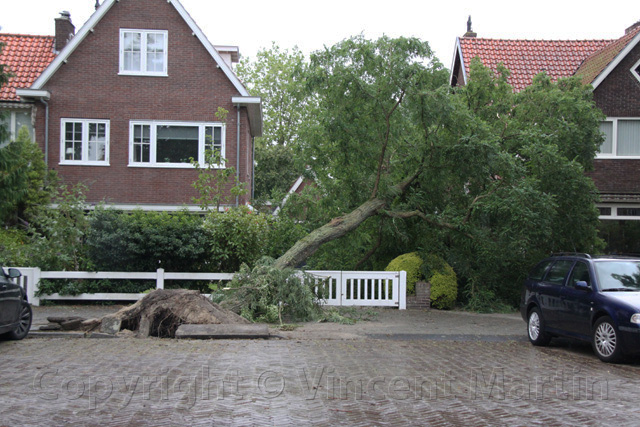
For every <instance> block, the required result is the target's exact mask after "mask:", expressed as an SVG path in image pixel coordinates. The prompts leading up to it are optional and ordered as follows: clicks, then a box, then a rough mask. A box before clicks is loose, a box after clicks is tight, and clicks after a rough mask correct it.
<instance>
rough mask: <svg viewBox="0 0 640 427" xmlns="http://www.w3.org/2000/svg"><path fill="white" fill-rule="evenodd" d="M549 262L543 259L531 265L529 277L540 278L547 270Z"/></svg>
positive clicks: (532, 278)
mask: <svg viewBox="0 0 640 427" xmlns="http://www.w3.org/2000/svg"><path fill="white" fill-rule="evenodd" d="M551 263H552V261H543V262H541V263H540V264H538V265H536V266H535V267H533V270H531V273H529V279H531V280H542V278H543V277H544V273H546V272H547V268H548V267H549V264H551Z"/></svg>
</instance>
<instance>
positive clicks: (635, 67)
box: [631, 59, 640, 82]
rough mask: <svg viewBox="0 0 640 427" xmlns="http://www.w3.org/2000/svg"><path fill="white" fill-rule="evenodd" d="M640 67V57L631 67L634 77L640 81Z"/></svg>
mask: <svg viewBox="0 0 640 427" xmlns="http://www.w3.org/2000/svg"><path fill="white" fill-rule="evenodd" d="M638 69H640V59H639V60H638V62H636V63H635V64H633V66H632V67H631V74H633V77H635V78H636V79H637V80H638V81H639V82H640V73H638V71H637V70H638Z"/></svg>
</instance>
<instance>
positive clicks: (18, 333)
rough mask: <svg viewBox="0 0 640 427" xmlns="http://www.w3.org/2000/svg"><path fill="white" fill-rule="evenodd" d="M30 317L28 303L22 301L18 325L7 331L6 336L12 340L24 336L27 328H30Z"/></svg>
mask: <svg viewBox="0 0 640 427" xmlns="http://www.w3.org/2000/svg"><path fill="white" fill-rule="evenodd" d="M32 317H33V313H32V311H31V306H30V305H29V303H27V302H24V303H22V308H21V309H20V317H19V323H18V327H17V328H16V329H15V330H14V331H11V332H9V333H8V334H7V336H8V337H9V338H10V339H12V340H21V339H23V338H24V337H26V336H27V334H28V333H29V329H30V328H31V320H32Z"/></svg>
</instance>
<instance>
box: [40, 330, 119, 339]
mask: <svg viewBox="0 0 640 427" xmlns="http://www.w3.org/2000/svg"><path fill="white" fill-rule="evenodd" d="M27 338H96V339H101V338H118V337H117V336H116V335H110V334H103V333H100V332H59V331H53V332H45V331H29V334H28V335H27Z"/></svg>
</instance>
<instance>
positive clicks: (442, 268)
mask: <svg viewBox="0 0 640 427" xmlns="http://www.w3.org/2000/svg"><path fill="white" fill-rule="evenodd" d="M422 272H423V274H424V276H425V277H428V278H429V283H431V307H434V308H439V309H441V310H448V309H451V308H453V306H454V305H455V303H456V299H457V298H458V279H457V276H456V273H455V272H454V271H453V268H452V267H451V266H450V265H449V264H448V263H447V262H446V261H445V260H444V259H442V258H441V257H439V256H437V255H435V254H428V255H426V256H425V261H424V264H423V265H422Z"/></svg>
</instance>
